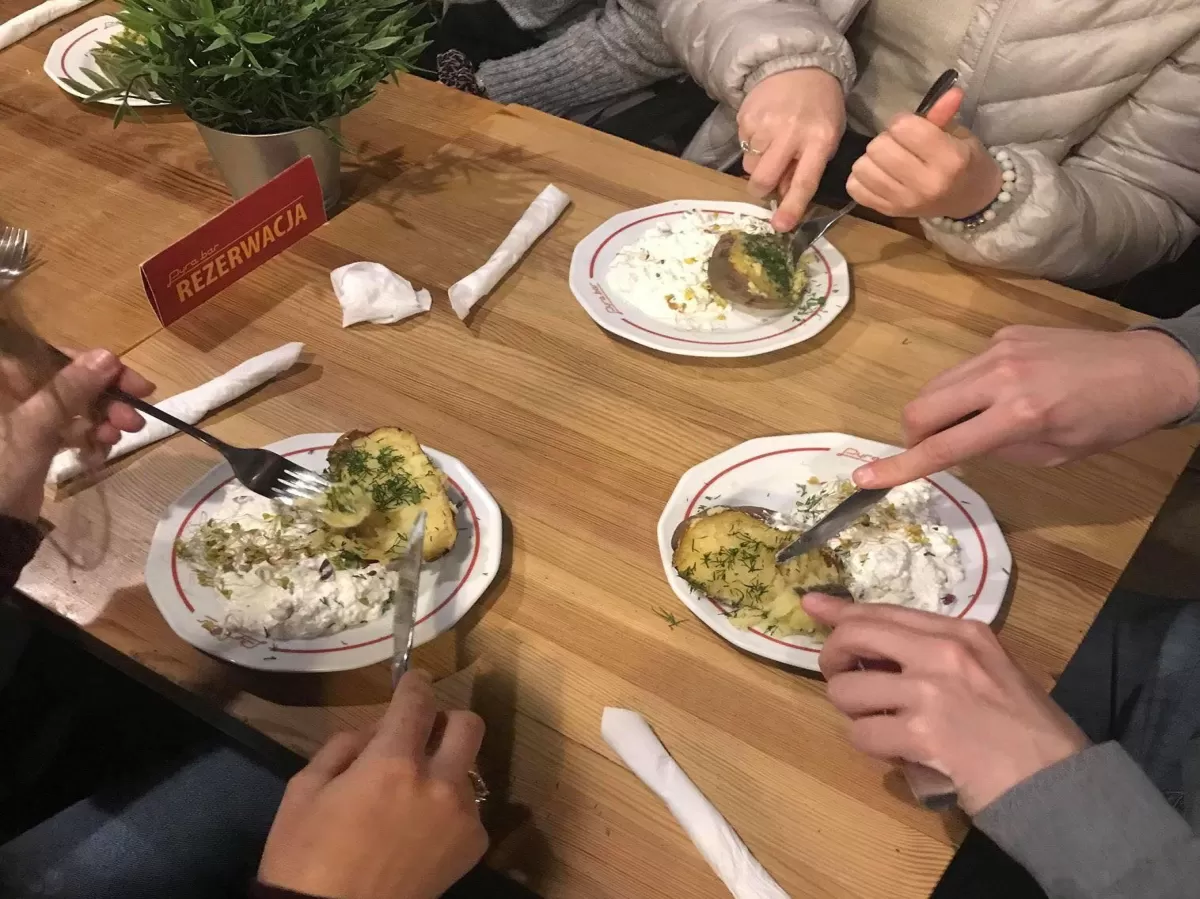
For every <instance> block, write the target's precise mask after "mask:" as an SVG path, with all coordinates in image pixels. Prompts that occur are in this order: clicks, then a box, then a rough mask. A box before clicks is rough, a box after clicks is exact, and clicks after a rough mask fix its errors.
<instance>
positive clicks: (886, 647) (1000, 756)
mask: <svg viewBox="0 0 1200 899" xmlns="http://www.w3.org/2000/svg"><path fill="white" fill-rule="evenodd" d="M803 604H804V609H805V611H806V612H808V614H809V615H811V616H812V617H813V618H814V619H815V620H817V621H819V622H821V623H823V624H826V625H828V626H830V627H832V628H833V633H832V634H831V635H830V637H829V639H827V640H826V641H825V646H824V648H823V649H822V650H821V656H820V665H821V673H822V674H824V675H825V679H826V681H828V683H829V701H830V702H832V703H833V705H834V706H835V707H836V708H837V709H838V711H840V712H842V713H843V714H845V715H846V716H847V717H849V718H850V742H851V743H852V744H853V745H854V747H855V748H856V749H858V750H860V751H862V752H865V753H866V754H867V755H869V756H872V757H873V758H877V759H884V760H888V761H892V760H897V759H899V760H903V761H908V762H915V763H917V764H921V765H926V766H928V767H930V768H933V769H934V770H936V771H940V772H941V773H943V774H945V775H946V776H947V777H948V778H950V780H951V781H952V782H953V783H954V787H955V789H956V790H957V792H958V804H959V805H960V806H961V807H962V809H963V811H965V812H966V813H967V814H968V815H975V814H978V813H979V812H980V811H982V810H983V809H984V808H986V807H987V806H988V805H990V804H991V803H992V802H993V801H995V800H996V799H999V798H1000V797H1001V796H1002V795H1003V794H1004V793H1006V792H1008V791H1009V790H1010V789H1012V788H1013V787H1015V786H1016V785H1017V784H1019V783H1021V782H1022V781H1024V780H1026V779H1028V778H1030V777H1032V776H1033V775H1034V774H1036V773H1037V772H1039V771H1041V770H1042V769H1043V768H1048V767H1049V766H1051V765H1053V764H1055V763H1056V762H1060V761H1062V760H1063V759H1065V758H1068V757H1070V756H1072V755H1074V754H1075V753H1077V752H1079V751H1080V750H1081V749H1083V748H1084V747H1086V746H1087V745H1088V740H1087V737H1086V736H1084V734H1083V732H1082V731H1081V730H1080V729H1079V728H1078V727H1077V726H1076V725H1075V723H1074V722H1073V721H1072V720H1071V719H1070V718H1069V717H1067V714H1066V712H1064V711H1063V710H1062V709H1061V708H1059V707H1058V706H1057V705H1056V704H1055V703H1054V701H1053V700H1052V699H1051V698H1050V697H1049V696H1048V695H1047V694H1046V693H1045V691H1043V690H1042V689H1040V688H1039V687H1038V686H1037V684H1035V683H1033V681H1031V680H1030V679H1029V678H1028V677H1027V676H1026V675H1025V674H1024V673H1023V672H1022V671H1021V670H1020V669H1019V668H1017V666H1016V665H1014V664H1013V662H1012V660H1011V659H1009V658H1008V656H1007V655H1005V653H1004V650H1003V649H1002V648H1001V647H1000V643H999V641H997V640H996V636H995V634H993V633H992V632H991V630H990V629H989V628H988V627H987V625H985V624H983V623H981V622H978V621H962V620H959V619H956V618H950V617H948V616H946V615H936V614H933V613H930V612H919V611H916V610H915V609H902V608H899V607H897V606H889V605H877V604H868V603H852V602H847V601H846V600H842V599H835V598H833V597H831V596H822V595H820V594H809V595H808V596H806V597H804V600H803ZM871 662H883V663H887V664H888V665H889V667H888V668H887V669H885V670H881V669H880V668H878V667H875V668H872V667H871ZM864 663H865V664H866V666H867V670H864V668H863V666H864Z"/></svg>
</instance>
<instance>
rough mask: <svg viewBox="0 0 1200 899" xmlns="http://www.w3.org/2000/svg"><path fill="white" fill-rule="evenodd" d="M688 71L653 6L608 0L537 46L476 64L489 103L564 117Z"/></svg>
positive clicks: (636, 1) (630, 1)
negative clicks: (674, 53) (516, 105)
mask: <svg viewBox="0 0 1200 899" xmlns="http://www.w3.org/2000/svg"><path fill="white" fill-rule="evenodd" d="M682 71H683V67H682V66H680V65H679V64H678V63H677V62H676V61H675V58H674V57H673V56H672V54H671V50H670V48H668V46H667V42H666V40H665V39H664V38H663V35H662V28H661V27H660V26H659V24H658V14H657V12H656V11H655V9H654V7H653V5H651V4H649V3H646V2H642V0H607V2H606V3H605V5H604V8H603V9H602V10H596V11H594V12H591V13H589V14H588V15H587V16H585V17H584V18H583V19H582V21H579V22H576V23H575V24H574V25H572V26H571V27H570V28H568V29H567V30H566V31H564V32H563V33H561V34H559V35H557V36H555V37H552V38H551V39H550V40H548V41H547V42H546V43H545V44H542V45H541V46H540V47H534V48H533V49H531V50H526V51H524V52H522V53H516V54H514V55H512V56H507V57H505V58H504V59H496V60H491V61H489V62H485V63H483V64H482V65H481V66H480V67H479V79H480V82H481V83H482V84H483V89H484V91H485V92H486V93H487V95H488V98H489V99H492V100H495V101H496V102H497V103H519V104H521V105H523V106H532V107H534V108H535V109H540V110H542V111H543V112H549V113H553V114H554V115H562V114H563V113H565V112H568V111H569V110H571V109H574V108H575V107H577V106H583V105H584V104H587V103H596V102H599V101H602V100H611V99H613V98H615V97H620V96H622V95H624V94H628V93H632V92H633V91H636V90H640V89H641V88H644V87H647V86H649V85H651V84H654V83H655V82H656V81H662V80H663V79H664V78H670V77H672V76H673V75H678V74H679V73H680V72H682Z"/></svg>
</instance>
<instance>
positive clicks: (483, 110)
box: [0, 0, 499, 352]
mask: <svg viewBox="0 0 1200 899" xmlns="http://www.w3.org/2000/svg"><path fill="white" fill-rule="evenodd" d="M36 5H37V0H0V22H2V21H6V20H8V19H9V18H11V17H12V16H14V15H16V14H17V13H19V12H21V11H23V10H25V9H27V8H29V7H32V6H36ZM116 8H117V6H116V4H115V3H112V2H107V0H106V2H101V3H94V4H92V5H91V6H87V7H84V8H83V9H81V10H79V11H78V12H76V13H73V14H72V15H70V16H67V17H65V18H62V19H59V20H58V21H56V22H54V23H52V24H50V25H47V26H46V27H45V28H43V29H41V30H40V31H38V32H35V33H34V34H32V35H30V36H29V37H27V38H26V39H25V40H23V41H19V42H18V43H16V44H14V45H12V46H11V47H8V48H6V49H4V50H0V223H7V224H15V225H21V226H23V227H25V228H28V229H29V230H30V231H32V232H33V235H34V240H35V241H36V249H37V255H38V258H39V261H40V263H41V264H40V265H39V266H38V267H37V268H36V269H35V270H34V271H33V272H32V273H31V274H30V275H29V277H28V278H27V279H26V280H25V282H24V283H23V285H22V287H21V292H20V298H21V303H22V306H23V308H24V309H25V310H26V312H27V314H28V316H29V318H30V319H31V321H32V322H33V323H34V324H35V325H36V326H37V327H38V329H39V331H40V333H41V334H42V335H43V336H45V337H46V338H47V339H49V340H52V341H54V342H56V343H59V344H62V345H64V346H95V345H102V346H106V347H108V348H110V349H112V350H114V351H116V352H124V351H125V350H128V349H129V348H130V347H133V346H136V345H137V344H138V343H139V342H140V341H142V340H144V339H145V338H147V337H149V336H150V335H151V334H153V333H155V332H156V331H157V330H158V329H159V324H158V320H157V319H156V318H155V317H154V313H153V312H152V311H151V310H150V305H149V303H148V302H147V300H146V297H145V294H144V292H143V290H142V286H141V280H140V278H139V275H138V268H137V267H138V265H139V264H140V263H141V262H142V261H144V260H145V259H147V258H149V257H150V256H152V255H153V254H154V253H157V252H158V251H159V250H161V249H163V248H164V247H166V246H167V245H168V244H170V243H171V242H172V241H174V240H177V239H178V238H180V237H182V236H183V235H185V234H187V233H188V232H189V231H191V230H192V229H193V228H195V227H197V226H198V225H200V224H201V223H202V222H204V221H205V220H207V219H209V218H211V217H212V216H213V215H215V214H216V213H218V212H220V211H221V210H222V209H224V208H225V207H226V206H228V205H229V202H230V200H229V192H228V191H227V190H226V189H225V185H224V182H222V181H221V179H220V177H219V176H218V175H217V172H216V169H215V167H214V166H213V164H212V161H211V160H210V159H209V158H208V154H207V151H206V150H205V148H204V145H203V143H202V142H201V141H200V136H199V135H198V134H197V133H196V128H195V126H194V125H192V124H191V122H189V121H188V120H187V119H186V118H185V117H184V116H183V115H182V114H181V113H179V112H178V111H176V110H169V111H157V110H150V111H147V112H143V113H142V118H143V119H144V124H138V123H136V122H132V121H130V122H127V123H125V124H123V125H122V126H121V127H120V128H117V129H115V130H114V129H113V127H112V122H111V117H112V112H113V110H112V109H111V108H110V107H99V108H93V107H88V106H85V105H83V104H81V103H79V102H78V101H76V100H75V99H73V98H72V97H70V96H68V95H67V94H66V93H64V92H63V91H62V90H60V89H59V87H58V86H57V85H56V84H54V82H52V81H51V80H50V79H49V78H47V77H46V74H45V73H44V72H43V71H42V63H43V61H44V59H45V57H46V52H47V50H48V49H49V48H50V45H51V44H52V43H53V42H54V41H55V40H56V39H57V38H58V37H59V36H61V35H62V34H65V33H66V32H68V31H70V30H71V29H73V28H75V27H77V26H78V25H80V24H82V23H83V22H86V21H88V20H89V19H91V18H94V17H96V16H99V15H103V14H105V13H111V12H114V11H115V10H116ZM400 81H401V83H400V85H399V86H396V85H394V84H391V83H386V84H384V85H382V86H381V87H380V89H379V94H378V96H377V98H376V99H375V100H374V102H372V103H371V104H369V105H368V106H366V107H364V108H362V109H360V110H358V111H356V112H354V113H353V114H351V115H350V116H348V117H347V119H346V121H345V123H344V130H345V137H346V143H347V147H348V148H349V150H350V151H351V152H350V153H348V154H347V159H346V165H345V166H344V172H343V182H344V184H343V187H344V192H345V195H346V197H345V202H346V203H352V202H353V201H354V200H357V199H360V198H362V197H365V196H367V195H368V194H369V193H370V192H371V191H373V190H375V189H376V188H378V187H379V186H380V185H382V184H384V183H386V182H387V181H390V180H391V179H392V178H395V177H396V176H397V175H399V174H400V173H402V172H404V171H406V170H407V169H409V168H411V167H412V166H414V165H415V164H417V163H419V162H421V161H423V160H424V159H425V158H426V157H427V156H428V155H429V154H430V153H432V152H433V151H434V150H436V149H437V148H438V147H440V146H442V144H444V143H446V141H448V140H450V139H452V138H454V137H457V136H458V135H460V134H462V133H463V132H465V131H466V130H467V129H468V128H469V127H470V126H471V125H472V124H474V123H475V122H477V121H479V120H481V119H482V118H484V117H486V116H488V115H491V114H492V113H493V112H495V111H496V110H497V109H498V108H499V107H498V106H496V104H494V103H490V102H488V101H486V100H481V99H479V98H478V97H472V96H469V95H467V94H464V93H462V92H460V91H453V90H450V89H448V88H444V87H442V86H441V85H438V84H433V83H431V82H428V81H423V80H421V79H419V78H415V77H404V78H401V79H400Z"/></svg>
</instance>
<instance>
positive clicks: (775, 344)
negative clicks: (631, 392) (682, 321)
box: [570, 200, 850, 358]
mask: <svg viewBox="0 0 1200 899" xmlns="http://www.w3.org/2000/svg"><path fill="white" fill-rule="evenodd" d="M697 211H699V212H704V213H709V214H713V215H717V216H734V215H752V216H756V217H759V218H767V217H768V216H770V212H769V211H768V210H766V209H763V208H762V207H761V206H754V205H751V204H749V203H729V202H722V201H717V200H672V201H671V202H668V203H659V204H658V205H656V206H646V207H643V208H641V209H633V210H630V211H629V212H622V213H620V214H619V215H615V216H613V217H612V218H610V219H609V220H608V221H606V222H605V223H604V224H602V225H601V226H600V227H598V228H597V229H596V230H595V231H593V232H592V233H591V234H589V235H588V236H587V237H585V238H584V239H583V240H581V241H580V242H579V243H578V244H577V245H576V247H575V252H574V254H573V255H572V257H571V272H570V285H571V292H572V293H573V294H574V295H575V299H576V300H578V301H579V304H580V305H581V306H582V307H583V308H584V310H585V311H586V312H587V314H588V315H589V316H590V317H591V318H592V320H593V321H594V322H596V324H598V325H599V326H600V327H601V328H603V329H604V330H606V331H608V332H609V333H611V334H615V335H617V336H618V337H624V338H625V339H626V340H631V341H633V342H634V343H637V344H641V345H642V346H645V347H650V348H651V349H655V350H659V351H661V352H664V353H672V354H674V355H677V356H700V357H707V358H720V357H744V356H759V355H762V354H764V353H773V352H775V351H777V350H781V349H784V348H785V347H790V346H795V345H796V344H798V343H803V342H804V341H806V340H811V339H812V338H813V337H815V336H816V335H818V334H819V333H821V332H822V331H824V330H825V329H826V328H827V327H829V325H830V324H832V322H833V320H834V319H835V318H837V316H838V315H839V314H840V313H841V312H842V311H843V310H844V309H845V308H846V306H847V304H848V303H849V302H850V266H849V265H848V264H847V262H846V258H845V257H844V256H843V255H842V254H841V253H839V252H838V250H837V248H836V247H834V246H833V244H831V243H830V242H829V241H827V240H825V239H824V238H822V239H821V240H818V241H817V242H816V243H815V244H814V245H813V247H812V252H811V254H810V255H808V256H806V257H805V258H806V259H807V260H808V275H809V288H808V290H807V292H806V294H805V301H804V302H803V303H802V304H801V306H800V308H799V309H798V310H796V311H794V312H787V313H784V314H782V315H779V316H776V317H773V318H768V319H759V320H750V321H746V322H742V323H739V324H737V325H730V326H729V327H725V328H720V329H715V330H711V331H706V330H692V329H687V328H681V327H679V326H678V325H676V324H675V323H673V322H668V321H664V320H662V319H659V318H655V317H653V316H650V315H648V314H646V313H645V312H642V311H641V310H639V309H637V308H636V307H635V306H634V305H633V304H632V303H629V302H628V301H626V300H625V299H624V298H622V296H621V294H620V292H619V291H617V290H616V289H615V288H613V287H611V286H610V285H609V283H608V278H607V273H608V269H609V266H611V265H612V262H613V260H614V259H615V258H616V255H617V253H619V252H620V251H621V250H622V249H623V248H625V247H626V246H628V245H630V244H632V243H635V242H636V241H637V240H638V239H639V238H641V236H642V235H643V234H645V233H646V232H647V231H649V230H650V229H651V228H654V227H656V226H657V225H659V224H660V223H662V221H663V220H664V219H667V218H669V217H671V216H680V215H683V214H684V213H686V212H697ZM746 318H747V319H749V316H747V317H746Z"/></svg>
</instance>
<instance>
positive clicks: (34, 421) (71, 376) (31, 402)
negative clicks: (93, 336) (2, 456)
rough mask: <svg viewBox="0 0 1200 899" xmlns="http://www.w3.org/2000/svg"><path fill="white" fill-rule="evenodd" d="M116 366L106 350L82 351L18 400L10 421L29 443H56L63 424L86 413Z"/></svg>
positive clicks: (105, 385) (115, 375) (101, 391)
mask: <svg viewBox="0 0 1200 899" xmlns="http://www.w3.org/2000/svg"><path fill="white" fill-rule="evenodd" d="M120 370H121V363H120V361H119V360H118V359H117V357H116V356H114V355H113V354H112V353H110V352H108V351H107V350H90V351H89V352H87V353H84V354H83V355H82V356H80V357H79V358H77V359H75V360H74V361H72V362H71V364H70V365H67V366H66V367H64V368H63V369H62V370H61V371H59V372H58V374H57V375H55V376H54V379H53V380H52V381H51V382H50V383H49V384H47V385H45V386H44V387H42V388H41V389H40V390H39V391H37V393H35V394H34V395H33V396H31V397H30V398H29V399H28V400H26V401H25V402H24V403H22V404H21V406H20V407H19V408H18V409H17V410H16V411H15V412H14V413H13V419H14V425H16V426H18V427H19V428H20V432H21V433H22V434H23V435H24V436H25V438H26V439H27V440H29V441H30V442H31V443H34V444H37V445H40V446H43V447H45V446H57V444H58V441H59V435H60V434H61V432H62V430H63V428H65V427H66V426H67V425H68V424H69V423H70V421H71V419H73V418H79V417H83V416H86V415H88V414H89V413H90V411H91V407H92V405H93V404H94V403H95V401H96V399H97V398H98V397H99V396H100V394H101V393H103V392H104V390H105V388H107V387H108V385H109V384H111V383H112V382H113V380H114V379H115V378H116V377H117V375H118V374H119V372H120Z"/></svg>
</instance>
